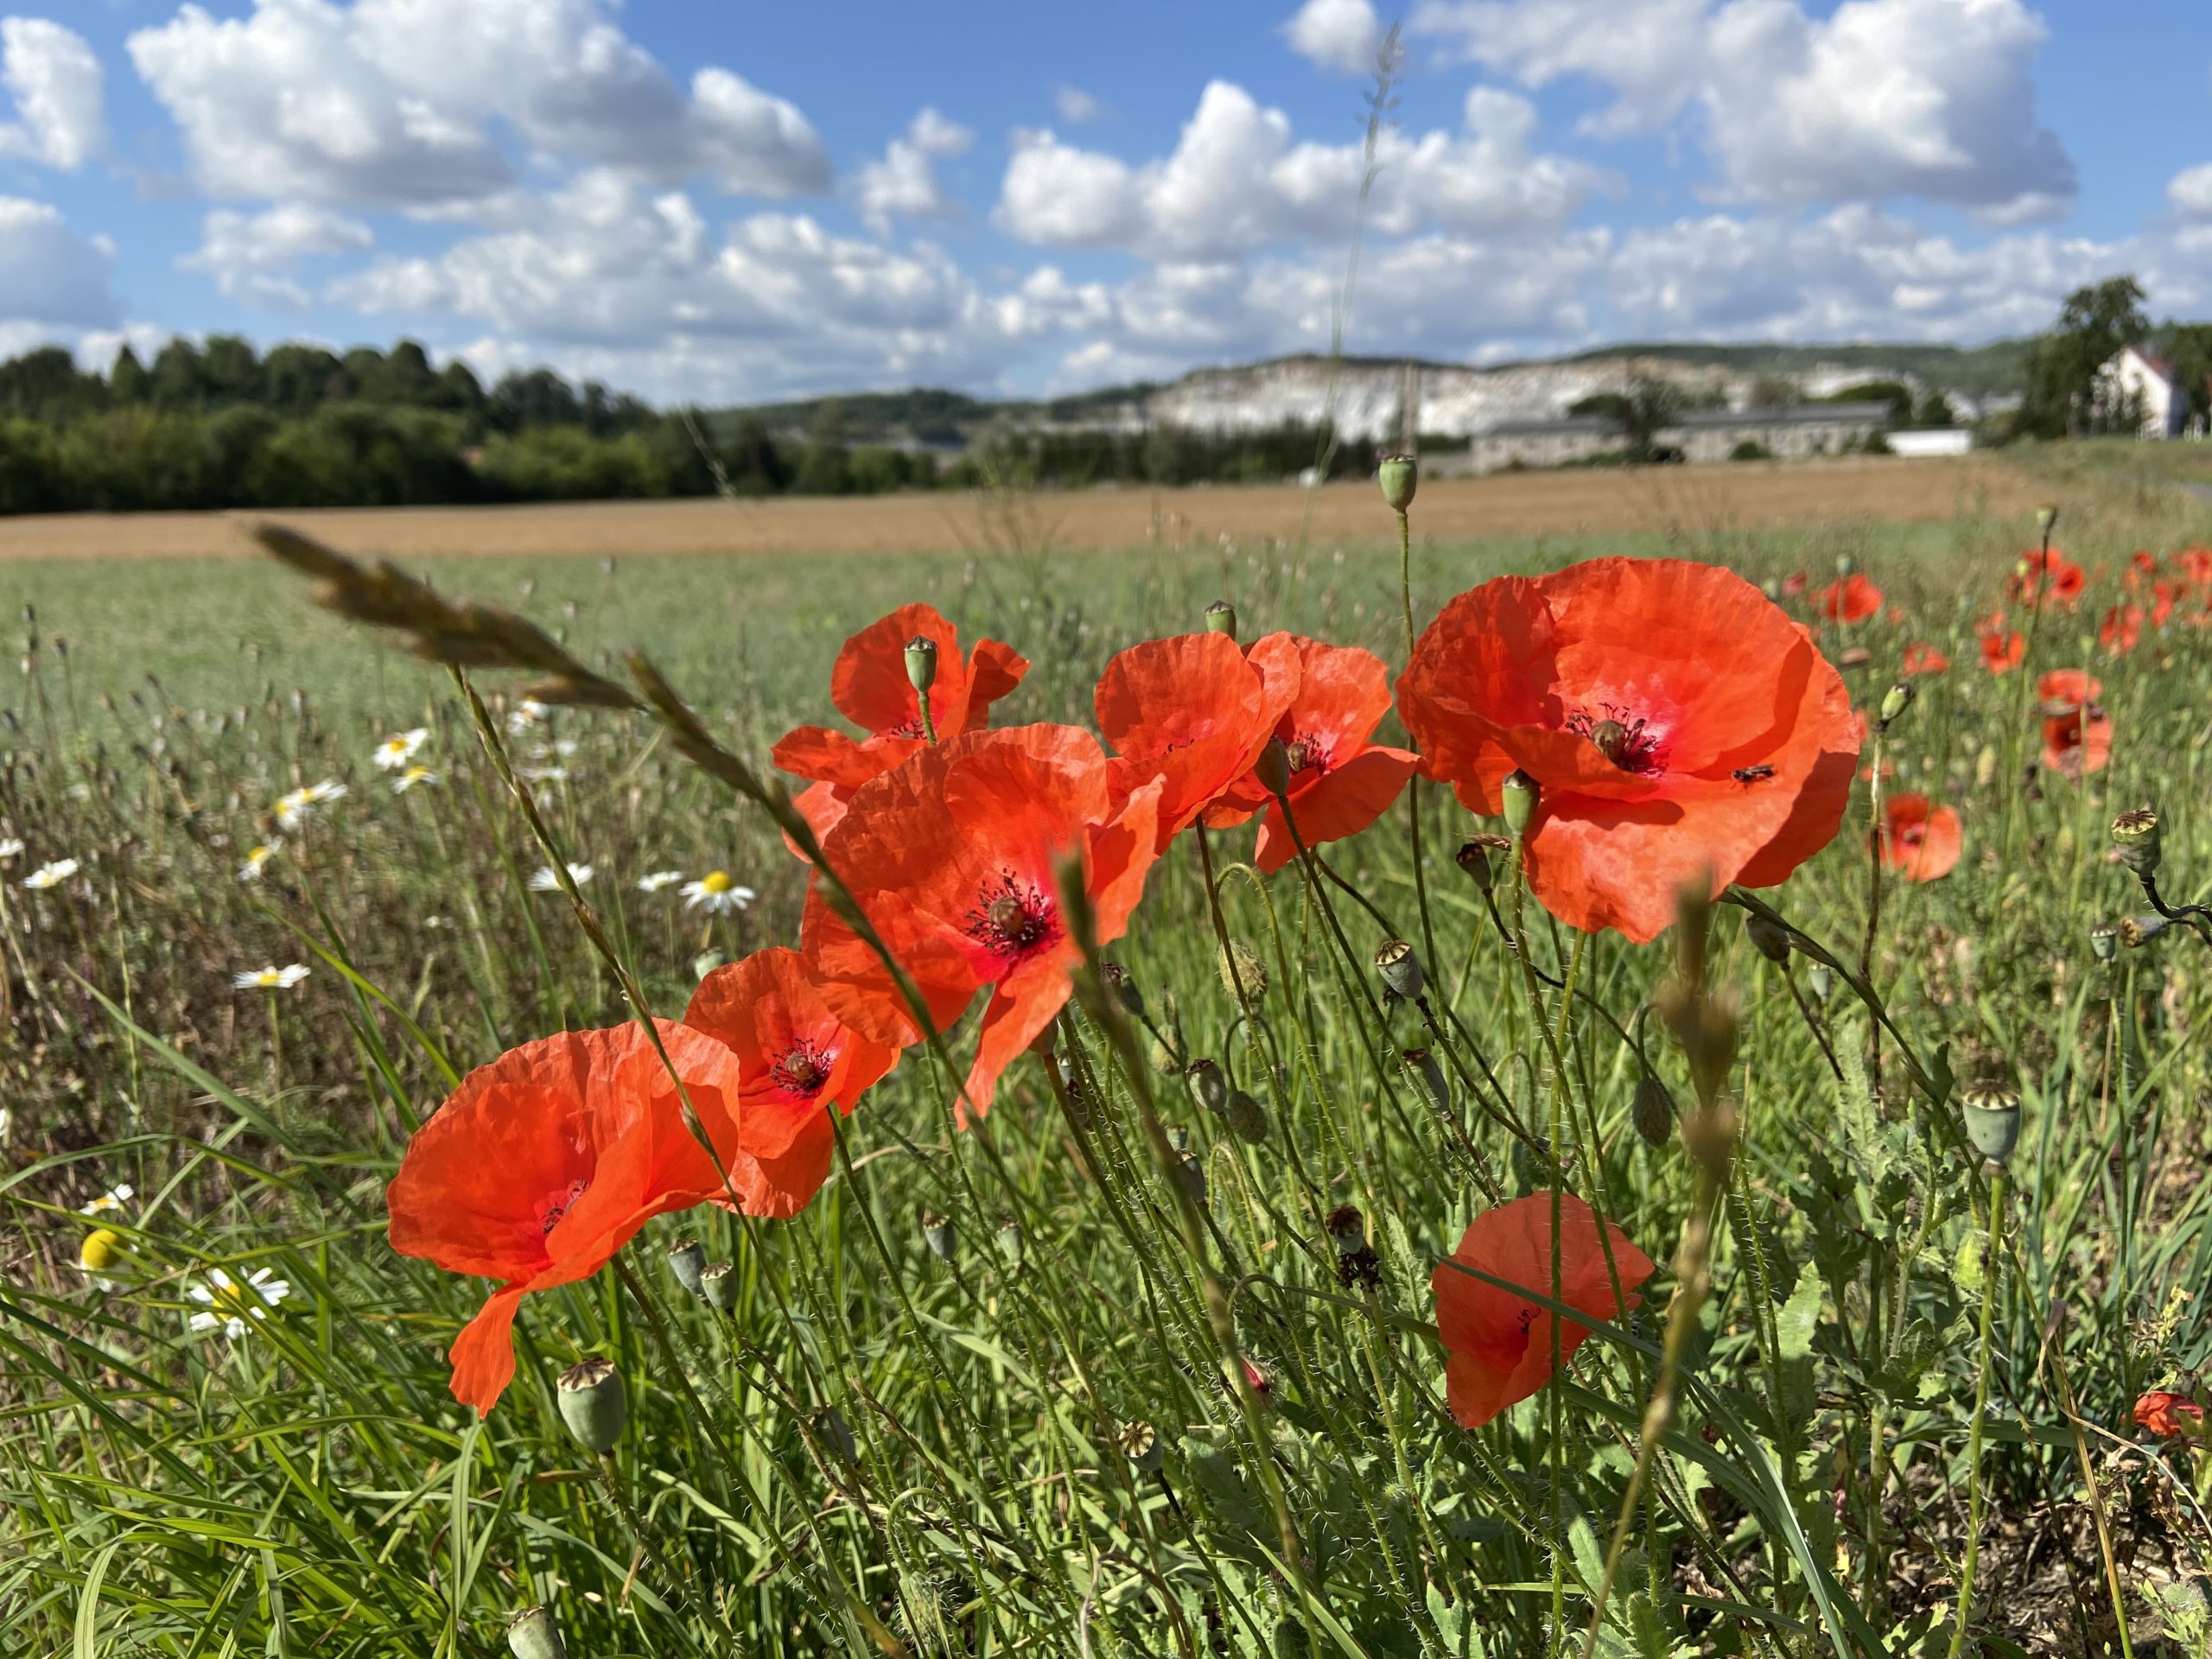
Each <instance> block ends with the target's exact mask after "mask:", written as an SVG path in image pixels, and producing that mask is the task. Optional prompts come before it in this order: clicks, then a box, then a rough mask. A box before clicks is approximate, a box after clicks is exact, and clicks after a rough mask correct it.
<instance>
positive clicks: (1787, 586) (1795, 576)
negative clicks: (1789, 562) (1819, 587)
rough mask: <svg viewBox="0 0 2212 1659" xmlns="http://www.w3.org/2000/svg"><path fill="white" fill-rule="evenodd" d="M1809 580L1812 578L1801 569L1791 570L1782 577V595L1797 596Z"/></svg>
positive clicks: (1807, 584) (1793, 597) (1785, 597)
mask: <svg viewBox="0 0 2212 1659" xmlns="http://www.w3.org/2000/svg"><path fill="white" fill-rule="evenodd" d="M1811 581H1812V578H1811V577H1809V576H1808V575H1806V574H1805V573H1804V572H1803V571H1802V570H1793V571H1792V572H1790V573H1789V575H1786V576H1784V577H1783V579H1782V596H1783V598H1784V599H1796V598H1797V597H1798V596H1799V595H1800V594H1802V593H1803V592H1804V591H1805V589H1806V588H1807V587H1808V586H1809V585H1810V583H1811Z"/></svg>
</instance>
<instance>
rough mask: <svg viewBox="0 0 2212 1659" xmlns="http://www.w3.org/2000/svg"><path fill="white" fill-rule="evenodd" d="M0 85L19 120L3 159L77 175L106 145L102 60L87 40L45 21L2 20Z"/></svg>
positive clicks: (5, 126) (4, 130) (5, 135)
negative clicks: (21, 159) (19, 158)
mask: <svg viewBox="0 0 2212 1659" xmlns="http://www.w3.org/2000/svg"><path fill="white" fill-rule="evenodd" d="M0 86H5V87H6V88H7V89H8V93H9V96H10V98H12V99H14V100H15V105H16V117H17V118H16V120H15V121H13V122H9V123H0V156H22V157H24V158H25V159H27V160H29V161H34V162H44V163H45V164H46V165H47V166H48V167H56V168H61V169H62V170H63V171H65V172H73V171H75V170H76V169H77V168H80V167H82V166H83V165H84V164H85V163H86V162H87V161H89V160H91V159H92V157H93V156H96V155H98V154H99V152H100V151H101V150H102V149H105V148H106V146H107V124H106V118H105V115H104V114H103V113H102V110H103V100H102V86H101V76H100V60H99V58H98V57H97V56H96V55H94V54H93V52H92V48H91V47H90V46H88V45H86V43H85V41H84V38H83V36H81V35H77V34H75V33H74V32H73V31H72V30H69V29H64V28H63V27H62V26H61V25H60V24H59V23H56V22H48V21H47V20H46V19H45V18H43V17H0Z"/></svg>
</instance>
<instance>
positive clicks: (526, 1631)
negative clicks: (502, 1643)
mask: <svg viewBox="0 0 2212 1659" xmlns="http://www.w3.org/2000/svg"><path fill="white" fill-rule="evenodd" d="M507 1651H508V1652H509V1653H511V1654H512V1655H514V1656H515V1659H568V1656H569V1650H568V1649H567V1648H565V1647H564V1646H563V1645H562V1643H561V1627H560V1626H559V1625H557V1624H555V1623H554V1622H553V1610H552V1609H551V1608H550V1607H525V1608H524V1609H523V1610H522V1611H520V1612H518V1613H517V1614H516V1615H515V1616H514V1617H513V1618H511V1619H509V1620H508V1621H507Z"/></svg>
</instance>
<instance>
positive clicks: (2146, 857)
mask: <svg viewBox="0 0 2212 1659" xmlns="http://www.w3.org/2000/svg"><path fill="white" fill-rule="evenodd" d="M2112 845H2113V852H2115V853H2116V854H2118V855H2119V857H2120V862H2121V863H2122V864H2125V865H2126V867H2127V868H2129V869H2131V870H2133V872H2134V873H2135V874H2137V875H2138V876H2140V877H2142V878H2143V879H2145V880H2148V879H2149V878H2150V877H2152V876H2154V875H2156V874H2158V860H2159V859H2160V857H2161V856H2163V849H2161V848H2160V846H2159V844H2158V813H2157V812H2156V811H2154V810H2152V809H2151V808H2150V807H2147V806H2139V807H2137V808H2136V809H2135V810H2133V812H2123V813H2121V814H2120V816H2119V817H2116V818H2114V819H2113V821H2112Z"/></svg>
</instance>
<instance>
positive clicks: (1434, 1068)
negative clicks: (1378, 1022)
mask: <svg viewBox="0 0 2212 1659" xmlns="http://www.w3.org/2000/svg"><path fill="white" fill-rule="evenodd" d="M1398 1058H1399V1059H1400V1060H1402V1062H1403V1063H1404V1065H1405V1068H1406V1070H1407V1071H1410V1072H1412V1073H1413V1074H1414V1076H1415V1077H1419V1078H1420V1079H1421V1087H1422V1089H1424V1090H1427V1094H1428V1103H1429V1104H1430V1105H1431V1106H1433V1107H1434V1108H1435V1109H1437V1110H1438V1111H1440V1112H1442V1113H1443V1114H1445V1115H1446V1116H1450V1115H1451V1112H1452V1085H1451V1084H1450V1083H1449V1082H1448V1081H1447V1080H1446V1077H1445V1076H1444V1068H1443V1067H1442V1066H1441V1065H1438V1064H1437V1060H1436V1052H1435V1051H1434V1050H1433V1049H1427V1048H1409V1049H1407V1050H1406V1051H1405V1052H1403V1053H1402V1054H1401V1055H1399V1057H1398Z"/></svg>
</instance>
